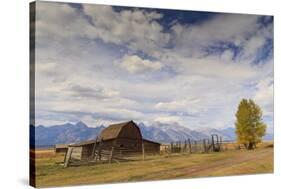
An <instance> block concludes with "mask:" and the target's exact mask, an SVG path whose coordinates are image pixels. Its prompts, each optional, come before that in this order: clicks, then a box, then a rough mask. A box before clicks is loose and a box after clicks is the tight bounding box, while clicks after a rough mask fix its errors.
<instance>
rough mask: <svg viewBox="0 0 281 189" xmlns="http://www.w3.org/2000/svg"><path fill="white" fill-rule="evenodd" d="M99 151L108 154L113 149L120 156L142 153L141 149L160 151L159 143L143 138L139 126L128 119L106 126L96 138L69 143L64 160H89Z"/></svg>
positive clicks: (148, 151)
mask: <svg viewBox="0 0 281 189" xmlns="http://www.w3.org/2000/svg"><path fill="white" fill-rule="evenodd" d="M99 151H103V152H104V153H105V154H108V155H109V154H110V153H113V152H112V151H114V154H118V155H122V156H130V155H135V154H142V153H143V151H144V152H145V153H146V154H147V153H149V154H151V153H159V152H160V144H159V143H157V142H153V141H149V140H146V139H143V138H142V134H141V131H140V129H139V127H138V126H137V125H136V124H135V123H134V122H133V121H129V122H124V123H119V124H113V125H110V126H108V127H107V128H105V129H104V130H103V131H102V132H101V133H100V135H99V136H98V137H97V139H96V140H90V141H84V142H80V143H76V144H70V145H69V147H68V152H67V156H66V160H67V159H72V160H86V161H87V160H91V159H93V156H95V154H96V153H97V152H99Z"/></svg>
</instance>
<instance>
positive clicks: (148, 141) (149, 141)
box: [142, 138, 161, 145]
mask: <svg viewBox="0 0 281 189" xmlns="http://www.w3.org/2000/svg"><path fill="white" fill-rule="evenodd" d="M142 140H143V141H144V142H147V143H154V144H159V145H161V144H160V143H159V142H155V141H152V140H148V139H145V138H143V139H142Z"/></svg>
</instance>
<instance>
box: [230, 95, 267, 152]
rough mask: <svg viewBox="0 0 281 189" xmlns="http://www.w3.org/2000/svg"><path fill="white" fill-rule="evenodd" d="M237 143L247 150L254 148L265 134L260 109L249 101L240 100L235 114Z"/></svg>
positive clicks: (264, 125)
mask: <svg viewBox="0 0 281 189" xmlns="http://www.w3.org/2000/svg"><path fill="white" fill-rule="evenodd" d="M235 127H236V136H237V142H238V143H240V144H243V145H244V146H245V147H246V148H247V149H249V150H250V149H253V148H255V146H256V144H257V143H259V142H261V141H262V137H263V136H264V135H265V132H266V127H267V126H266V124H265V123H264V122H263V121H262V110H261V108H260V107H259V106H258V105H257V104H256V103H255V102H254V101H253V100H251V99H248V100H247V99H242V100H241V101H240V103H239V106H238V110H237V112H236V122H235Z"/></svg>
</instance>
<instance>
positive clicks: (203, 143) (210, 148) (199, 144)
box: [162, 134, 237, 154]
mask: <svg viewBox="0 0 281 189" xmlns="http://www.w3.org/2000/svg"><path fill="white" fill-rule="evenodd" d="M229 144H231V143H230V141H223V139H222V137H221V136H218V135H216V134H214V135H211V138H209V139H201V140H191V139H186V140H183V141H176V142H171V143H170V144H166V145H162V153H189V154H192V153H209V152H220V151H224V150H227V149H228V148H229ZM233 145H235V147H234V148H235V149H236V148H237V147H236V144H234V143H233Z"/></svg>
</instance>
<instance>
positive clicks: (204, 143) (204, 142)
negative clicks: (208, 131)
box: [203, 139, 207, 153]
mask: <svg viewBox="0 0 281 189" xmlns="http://www.w3.org/2000/svg"><path fill="white" fill-rule="evenodd" d="M203 145H204V152H205V153H206V152H207V148H206V139H204V140H203Z"/></svg>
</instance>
